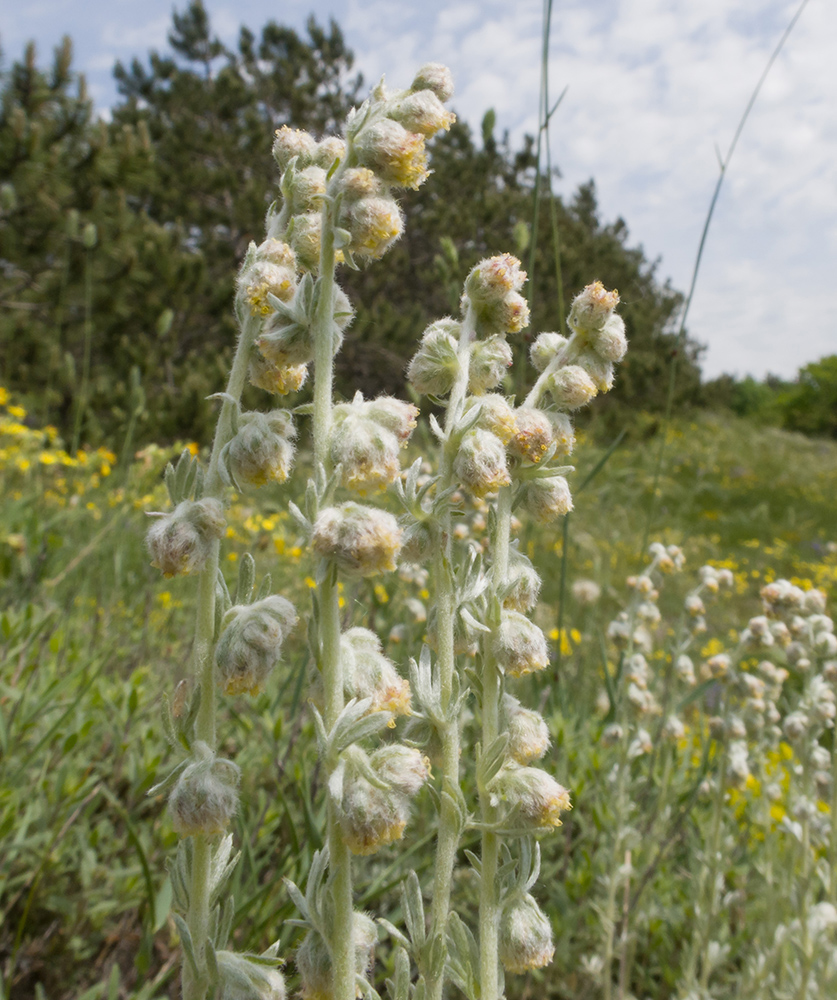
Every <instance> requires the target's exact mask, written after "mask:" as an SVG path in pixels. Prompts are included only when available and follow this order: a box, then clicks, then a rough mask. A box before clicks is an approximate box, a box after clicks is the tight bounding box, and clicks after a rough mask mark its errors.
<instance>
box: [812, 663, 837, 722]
mask: <svg viewBox="0 0 837 1000" xmlns="http://www.w3.org/2000/svg"><path fill="white" fill-rule="evenodd" d="M806 701H807V702H808V703H809V704H810V706H811V712H812V714H813V715H814V718H815V719H817V720H818V721H819V722H821V723H822V724H823V725H825V726H827V727H828V728H829V729H830V728H831V726H832V725H833V722H834V718H835V716H837V705H835V694H834V691H832V689H831V688H830V687H829V686H828V682H827V681H826V680H825V678H823V677H822V676H821V675H817V676H816V677H812V678H811V683H810V684H809V686H808V694H807V697H806Z"/></svg>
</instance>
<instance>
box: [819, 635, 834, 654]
mask: <svg viewBox="0 0 837 1000" xmlns="http://www.w3.org/2000/svg"><path fill="white" fill-rule="evenodd" d="M814 649H815V651H816V652H817V653H818V654H819V655H820V656H834V654H835V653H837V636H834V635H832V633H831V632H819V633H818V634H817V635H816V636H815V638H814Z"/></svg>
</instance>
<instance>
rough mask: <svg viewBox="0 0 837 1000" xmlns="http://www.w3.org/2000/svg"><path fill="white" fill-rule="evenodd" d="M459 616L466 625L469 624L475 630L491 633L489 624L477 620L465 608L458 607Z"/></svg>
mask: <svg viewBox="0 0 837 1000" xmlns="http://www.w3.org/2000/svg"><path fill="white" fill-rule="evenodd" d="M459 617H460V618H461V619H462V620H463V621H464V622H465V624H466V625H469V626H470V627H471V628H472V629H474V630H475V631H477V632H488V633H489V634H490V633H491V629H490V628H489V626H488V625H483V623H482V622H478V621H477V619H476V618H474V616H473V615H472V614H471V612H470V611H469V610H468V609H467V608H460V609H459Z"/></svg>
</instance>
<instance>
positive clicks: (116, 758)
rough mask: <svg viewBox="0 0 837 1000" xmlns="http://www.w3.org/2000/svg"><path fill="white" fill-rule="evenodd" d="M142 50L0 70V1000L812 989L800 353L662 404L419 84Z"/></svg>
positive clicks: (590, 255)
mask: <svg viewBox="0 0 837 1000" xmlns="http://www.w3.org/2000/svg"><path fill="white" fill-rule="evenodd" d="M549 9H551V7H550V8H549ZM797 16H798V15H797ZM548 34H549V21H548V17H547V20H546V22H545V37H546V38H548ZM170 44H171V49H172V54H171V55H170V56H159V55H158V54H156V53H155V54H152V55H151V56H150V58H149V61H148V64H147V65H144V64H143V63H141V62H139V61H138V60H137V61H135V62H134V63H133V65H132V66H131V67H130V68H125V67H122V66H119V67H117V70H116V75H117V78H118V80H119V82H120V88H121V93H122V101H121V103H120V104H119V106H118V107H117V108H115V109H114V115H113V120H112V122H110V123H108V124H104V123H102V122H98V121H96V119H95V116H94V115H93V110H92V106H91V105H90V102H89V101H88V100H87V98H86V95H85V93H84V89H83V83H82V85H81V87H80V89H79V91H78V93H75V94H74V93H72V86H73V85H75V83H76V82H77V81H76V80H75V78H74V75H73V74H72V71H71V68H70V55H71V51H70V47H69V43H66V44H65V45H64V46H63V47H61V48H60V49H59V50H58V51H57V53H56V59H55V65H54V67H53V71H52V74H51V75H49V74H46V73H43V72H42V71H40V70H39V69H38V68H37V66H36V62H35V53H34V50H32V49H30V50H29V51H28V52H27V54H26V57H25V59H24V61H23V63H20V64H15V65H14V66H13V67H12V70H11V72H8V73H6V74H5V75H4V78H3V105H2V113H1V114H0V165H2V170H3V172H2V181H3V183H2V189H0V196H2V197H0V257H2V262H3V265H4V267H3V272H2V283H0V305H3V306H4V309H3V311H2V314H0V352H1V353H0V357H2V358H3V362H4V379H5V381H4V384H3V385H2V386H0V488H1V489H2V495H3V498H4V501H3V506H2V512H0V657H2V669H1V670H0V858H2V859H3V863H2V865H0V1000H17V998H18V997H20V998H24V997H25V998H29V997H36V998H38V1000H41V998H47V997H49V998H55V1000H63V998H67V1000H70V998H83V1000H98V998H102V1000H105V998H107V1000H119V998H124V1000H128V998H131V1000H153V998H157V997H174V996H180V995H182V996H183V997H184V998H185V1000H205V998H206V997H208V996H214V997H217V998H218V1000H284V998H285V997H286V996H287V995H289V994H291V993H292V994H295V995H301V996H302V997H303V998H304V1000H354V998H355V997H356V996H357V997H360V996H363V997H364V998H365V1000H380V998H381V997H382V996H385V997H387V998H388V1000H442V997H443V996H453V995H457V994H459V993H461V994H463V995H464V996H465V997H466V998H467V1000H500V998H501V997H503V996H508V997H509V998H510V1000H515V998H518V997H519V998H521V1000H522V998H525V997H528V996H530V995H531V994H532V992H533V991H536V990H538V991H546V992H547V993H548V995H549V996H552V997H556V998H567V1000H570V998H574V1000H577V998H587V997H589V998H590V1000H594V998H602V1000H611V998H613V997H619V1000H628V998H630V997H649V998H654V1000H656V998H659V1000H663V998H668V997H676V998H677V1000H708V998H710V997H713V998H722V1000H727V998H728V1000H733V998H736V1000H738V998H743V1000H761V998H763V997H765V996H771V997H774V996H775V997H777V998H781V1000H784V998H788V1000H791V998H793V1000H808V998H811V997H820V996H827V995H830V993H831V992H832V991H834V990H835V989H837V957H835V956H837V952H835V947H834V943H835V938H836V937H837V869H835V860H836V859H837V780H835V768H836V767H837V741H835V738H834V731H835V730H834V721H835V717H837V697H835V688H836V687H837V638H835V634H834V624H833V621H832V619H831V617H829V614H830V607H831V605H830V602H831V600H832V598H833V594H834V592H835V585H837V517H835V513H834V496H835V491H837V443H835V442H834V441H833V440H830V439H829V438H830V437H833V435H834V424H833V393H834V385H835V384H837V383H835V378H834V365H833V361H834V359H833V358H830V359H829V358H826V359H823V360H822V361H820V362H817V363H814V364H811V365H808V366H807V367H806V368H805V369H803V370H802V372H801V373H800V377H799V379H798V380H797V381H796V382H795V383H785V384H779V383H778V382H777V381H776V380H773V381H770V380H768V381H766V382H765V383H763V384H759V383H754V382H753V381H752V380H749V381H748V380H745V381H744V382H737V381H736V380H734V379H720V380H717V381H716V382H715V383H711V384H708V385H707V384H704V385H701V383H700V373H699V369H698V366H697V360H698V357H699V353H700V349H699V347H698V345H696V344H695V343H694V342H693V341H691V340H690V338H689V337H688V335H687V333H686V331H685V329H683V326H682V325H681V328H680V331H679V333H675V332H674V331H675V327H674V322H675V320H676V319H677V316H678V313H680V315H681V316H684V315H685V314H686V313H683V312H681V309H682V306H683V300H682V297H681V296H680V295H679V294H678V293H677V292H676V291H674V290H673V289H671V288H670V286H669V285H668V284H665V285H661V284H659V282H658V281H657V279H656V275H655V268H654V266H653V265H652V264H650V263H649V262H648V261H647V260H646V259H645V257H644V254H643V252H642V250H641V249H636V248H631V247H630V246H629V245H628V242H627V228H626V226H625V224H624V223H623V222H622V221H621V220H617V221H616V222H615V223H610V224H603V223H602V222H601V221H600V219H599V217H598V212H597V208H596V202H595V189H594V187H593V185H592V183H591V184H589V185H585V186H583V187H582V188H580V189H579V191H578V192H577V193H576V195H575V196H574V197H573V198H572V199H571V200H570V201H569V202H568V203H566V204H565V203H564V202H563V201H562V200H561V199H560V198H558V197H557V196H553V194H552V189H551V184H552V179H553V174H552V171H551V168H550V167H549V165H547V169H546V171H545V172H544V170H543V166H542V162H541V147H540V139H539V140H538V142H537V143H536V142H534V141H531V140H527V141H526V143H524V147H523V148H522V149H521V150H519V151H517V152H513V151H512V150H511V149H510V148H509V145H508V142H507V141H500V140H498V139H496V138H495V135H494V121H493V115H492V113H490V112H489V113H488V114H487V115H486V118H485V120H484V122H483V128H482V136H481V144H478V143H477V142H476V141H475V139H474V137H473V136H472V135H471V133H470V132H469V130H468V129H467V127H465V126H463V125H461V124H460V123H457V122H456V121H455V115H454V114H453V113H452V112H451V111H450V110H449V108H446V107H445V102H447V101H449V100H450V97H451V94H452V80H451V76H450V72H449V71H448V70H447V69H446V68H445V67H442V66H440V65H438V64H429V65H427V66H425V67H422V68H421V69H420V70H419V71H418V72H417V74H416V75H415V77H414V80H413V83H412V84H411V85H410V87H408V88H407V89H406V90H390V89H388V88H387V87H385V86H384V84H383V82H382V83H381V84H379V85H378V86H377V87H375V88H373V90H372V91H371V94H370V96H369V97H368V98H367V99H366V100H365V101H363V103H362V104H361V103H360V102H361V100H362V97H363V94H362V81H361V80H360V78H359V77H358V78H351V77H350V75H349V74H350V73H351V69H352V56H351V53H350V52H349V51H348V50H347V49H346V47H345V45H344V44H343V40H342V36H341V35H340V32H339V29H338V28H337V27H336V25H334V24H332V25H331V26H330V29H329V31H328V32H325V31H323V30H322V29H320V28H319V27H318V26H317V25H316V24H315V23H314V22H313V21H312V22H310V23H309V26H308V38H307V40H304V39H302V38H301V37H300V36H298V35H297V34H296V33H294V32H292V31H290V30H288V29H285V28H281V27H279V26H277V25H275V24H269V25H267V26H266V27H265V28H264V29H263V31H262V33H261V35H260V36H259V37H258V38H257V36H255V35H254V34H253V33H251V32H249V31H248V30H246V29H242V33H241V36H240V38H239V42H238V45H237V47H234V48H231V49H230V48H227V47H225V46H224V45H223V44H222V43H221V42H220V41H219V40H218V39H217V38H216V37H215V36H214V35H213V33H212V30H211V26H210V24H209V20H208V17H207V15H206V12H205V10H204V8H203V6H202V4H200V3H199V2H193V3H192V4H190V6H189V7H188V8H187V9H186V11H185V12H183V13H176V14H175V15H174V23H173V29H172V34H171V36H170ZM544 79H546V78H544ZM544 87H546V84H544ZM356 105H360V106H359V110H354V111H352V110H350V108H351V107H352V106H356ZM550 106H551V102H550V100H549V95H548V91H547V90H546V89H545V90H544V93H543V95H542V108H541V116H542V126H543V130H544V132H545V134H546V138H547V143H546V144H547V146H548V128H549V120H550V115H549V114H548V113H547V109H548V108H549V107H550ZM745 117H746V116H745ZM742 122H743V120H742ZM286 123H290V124H292V125H293V126H294V128H289V127H287V125H286ZM277 126H282V127H280V128H277ZM297 126H298V127H299V130H297ZM274 129H276V131H275V133H274ZM303 129H310V132H309V131H304V130H303ZM739 131H740V129H739ZM436 133H438V135H436ZM265 134H267V135H271V134H273V135H274V136H275V138H274V145H273V162H271V161H270V158H269V157H268V156H266V155H265V151H264V149H263V147H264V136H265ZM434 135H436V137H435V138H434ZM541 138H543V136H541ZM426 144H427V148H426ZM196 150H202V151H203V155H196ZM428 153H429V154H430V155H431V157H432V160H430V161H429V160H428ZM431 162H432V166H433V168H434V176H433V177H432V178H430V179H429V182H428V183H425V181H428V178H429V165H430V163H431ZM277 166H278V174H277V173H276V167H277ZM723 169H724V167H722V176H723ZM45 178H47V179H49V181H50V184H51V187H50V190H51V192H52V194H51V196H50V197H49V198H47V197H44V196H43V191H44V182H45ZM466 181H467V183H468V185H469V186H470V187H471V188H472V189H473V190H474V191H475V192H480V194H481V197H474V198H460V197H455V196H454V193H453V192H454V191H455V190H459V188H460V187H461V186H462V184H463V183H465V182H466ZM719 183H720V182H719ZM396 197H397V198H398V201H396ZM533 206H534V214H533V211H532V209H533ZM265 212H266V216H265ZM710 218H711V212H710ZM532 219H534V222H532V221H531V220H532ZM509 250H511V251H514V252H515V253H516V254H517V255H518V256H521V257H524V258H525V259H526V260H527V262H528V263H527V267H528V271H529V274H528V279H529V284H528V285H527V284H526V282H527V274H526V273H525V272H524V270H523V269H522V267H521V264H520V261H519V260H517V258H516V257H515V256H512V254H511V253H509V252H507V251H509ZM384 257H385V261H384V262H383V263H381V259H382V258H384ZM698 261H699V258H698ZM697 266H698V265H696V271H695V274H697ZM236 271H237V277H236ZM599 278H601V279H603V280H605V284H602V281H600V280H594V279H599ZM338 280H339V284H338V283H337V281H338ZM614 284H618V285H619V288H620V291H621V292H622V293H623V301H622V302H621V303H620V297H619V294H618V293H617V292H615V291H608V290H607V289H608V288H612V287H613V285H614ZM565 296H566V306H565ZM617 308H618V312H617V311H616V310H617ZM687 309H688V303H686V311H687ZM445 311H447V312H449V313H450V314H451V315H449V316H447V317H445V318H442V319H439V318H438V317H439V316H440V315H441V314H442V313H443V312H445ZM527 329H528V330H531V333H529V332H526V331H527ZM542 330H546V331H552V330H558V331H560V333H556V332H540V331H542ZM422 331H423V333H422ZM626 333H627V340H626V336H625V335H626ZM564 334H566V336H564ZM341 348H342V350H341ZM626 349H628V353H627V355H626V354H625V351H626ZM382 359H384V360H385V361H386V364H385V365H382V364H380V362H381V360H382ZM529 363H531V366H532V367H531V368H530V367H529ZM309 369H313V370H312V371H309ZM384 369H386V371H384ZM532 369H534V371H533V370H532ZM669 372H671V373H676V378H675V377H674V374H672V377H671V379H670V380H669V377H668V373H669ZM402 373H403V378H402ZM309 376H310V381H309ZM224 387H226V388H225V391H223V392H222V391H220V390H222V389H223V388H224ZM611 390H612V391H611ZM381 393H384V394H381ZM405 397H408V399H409V401H405ZM587 404H591V405H590V406H587ZM582 407H586V409H584V410H582V409H581V408H582ZM574 424H575V426H574ZM300 431H303V432H302V433H300ZM564 462H572V463H573V464H572V465H564V464H562V463H564ZM161 574H162V579H161ZM556 779H557V780H556ZM565 786H566V787H565ZM559 828H560V829H559Z"/></svg>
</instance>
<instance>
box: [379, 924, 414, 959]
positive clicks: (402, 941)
mask: <svg viewBox="0 0 837 1000" xmlns="http://www.w3.org/2000/svg"><path fill="white" fill-rule="evenodd" d="M376 922H377V923H379V924H380V925H381V927H383V929H384V930H385V931H386V932H387V934H389V936H390V937H391V938H392V939H393V940H395V941H397V942H398V944H399V945H402V946H403V947H404V948H409V947H410V939H409V938H408V937H407V936H406V935H404V934H402V933H401V931H400V930H399V929H398V928H397V927H396V926H395V925H394V924H391V923H390V922H389V921H388V920H387V919H385V918H384V917H377V918H376ZM400 950H401V948H398V949H396V961H397V954H398V951H400Z"/></svg>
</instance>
